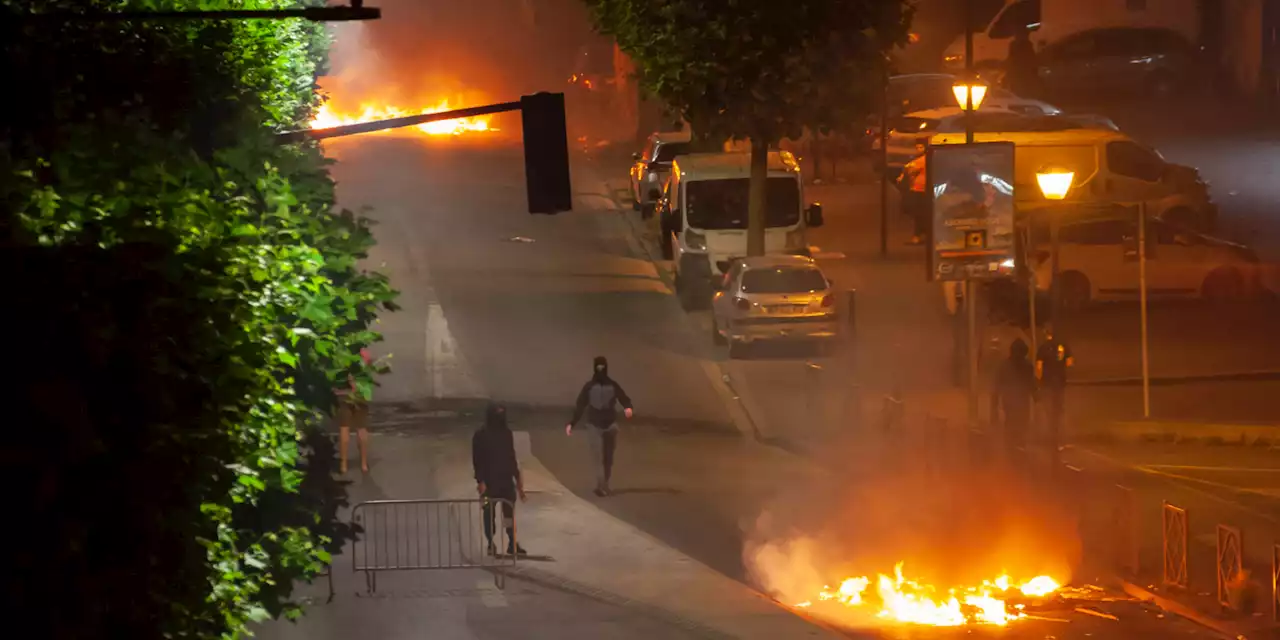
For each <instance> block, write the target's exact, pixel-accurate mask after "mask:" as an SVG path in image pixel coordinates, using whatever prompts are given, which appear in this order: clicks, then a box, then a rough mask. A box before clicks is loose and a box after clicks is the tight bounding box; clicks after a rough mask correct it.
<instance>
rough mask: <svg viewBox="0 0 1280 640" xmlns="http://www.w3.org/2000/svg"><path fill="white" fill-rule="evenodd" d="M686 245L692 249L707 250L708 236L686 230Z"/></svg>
mask: <svg viewBox="0 0 1280 640" xmlns="http://www.w3.org/2000/svg"><path fill="white" fill-rule="evenodd" d="M684 246H685V248H686V249H688V250H690V251H706V250H707V237H706V236H704V235H702V234H701V233H698V232H696V231H685V232H684Z"/></svg>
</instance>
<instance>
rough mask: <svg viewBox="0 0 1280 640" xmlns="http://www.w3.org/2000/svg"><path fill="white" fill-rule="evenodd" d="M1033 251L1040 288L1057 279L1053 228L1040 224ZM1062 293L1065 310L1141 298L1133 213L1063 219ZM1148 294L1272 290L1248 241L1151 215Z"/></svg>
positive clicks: (1238, 295)
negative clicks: (1223, 237)
mask: <svg viewBox="0 0 1280 640" xmlns="http://www.w3.org/2000/svg"><path fill="white" fill-rule="evenodd" d="M1035 236H1036V237H1035V243H1034V244H1035V246H1036V249H1035V253H1034V254H1033V255H1032V256H1031V262H1032V265H1033V269H1034V273H1035V278H1036V287H1037V289H1039V290H1040V291H1042V292H1045V293H1047V292H1048V291H1049V287H1050V284H1051V283H1052V281H1053V274H1052V260H1051V259H1050V258H1051V254H1050V249H1051V245H1050V242H1049V234H1048V231H1047V227H1046V226H1045V225H1037V227H1036V234H1035ZM1059 236H1060V246H1061V254H1060V257H1059V270H1060V273H1061V277H1062V285H1061V286H1062V300H1063V305H1064V306H1065V307H1066V308H1068V309H1080V308H1083V307H1085V306H1087V305H1088V304H1090V303H1091V302H1106V301H1124V300H1137V299H1138V296H1139V288H1138V287H1139V280H1138V241H1137V238H1138V227H1137V220H1136V218H1135V216H1132V215H1129V216H1124V217H1103V218H1097V219H1090V220H1082V221H1079V222H1072V223H1067V224H1063V225H1062V229H1061V231H1060V232H1059ZM1146 239H1147V296H1148V298H1149V299H1152V300H1159V299H1169V298H1194V299H1205V300H1210V301H1215V302H1226V301H1240V300H1247V299H1252V298H1256V297H1258V296H1261V295H1264V294H1265V293H1266V291H1267V289H1266V287H1265V286H1264V282H1263V278H1264V274H1263V269H1262V267H1261V265H1259V263H1258V256H1257V255H1256V254H1255V253H1254V251H1253V250H1252V249H1250V248H1248V247H1246V246H1244V245H1239V244H1235V243H1232V242H1228V241H1226V240H1221V239H1218V238H1213V237H1210V236H1207V235H1204V234H1202V233H1198V232H1196V231H1194V230H1192V229H1188V228H1186V227H1183V226H1180V225H1176V224H1171V223H1168V222H1165V221H1162V220H1159V219H1149V220H1148V221H1147V229H1146Z"/></svg>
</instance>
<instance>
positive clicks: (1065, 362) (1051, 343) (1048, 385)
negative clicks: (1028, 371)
mask: <svg viewBox="0 0 1280 640" xmlns="http://www.w3.org/2000/svg"><path fill="white" fill-rule="evenodd" d="M1074 364H1075V359H1074V358H1072V356H1071V347H1069V346H1067V344H1066V343H1064V342H1063V341H1061V340H1059V339H1057V337H1055V336H1054V334H1053V325H1052V324H1049V325H1046V326H1045V340H1044V343H1043V344H1041V345H1040V348H1039V349H1037V353H1036V378H1038V379H1039V380H1040V388H1041V389H1043V390H1044V395H1045V415H1046V417H1047V418H1048V421H1049V441H1050V443H1051V445H1052V446H1053V447H1054V452H1055V454H1056V452H1057V447H1058V442H1059V440H1058V438H1059V437H1060V435H1061V433H1062V416H1063V414H1064V413H1065V412H1066V393H1067V369H1070V368H1071V367H1072V365H1074Z"/></svg>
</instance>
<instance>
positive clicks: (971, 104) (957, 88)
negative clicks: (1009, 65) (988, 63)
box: [930, 31, 987, 427]
mask: <svg viewBox="0 0 1280 640" xmlns="http://www.w3.org/2000/svg"><path fill="white" fill-rule="evenodd" d="M972 39H973V34H972V32H969V31H966V32H965V43H966V48H967V49H968V50H969V51H968V53H969V54H970V55H969V57H970V58H971V57H972V53H973V51H972V49H973V46H972V44H973V43H972ZM965 64H966V65H967V64H969V62H968V58H966V61H965ZM951 90H952V91H953V92H954V93H955V96H956V102H957V103H959V104H960V108H961V109H963V110H964V143H965V144H973V122H972V121H971V120H970V116H971V115H972V114H973V112H974V111H975V110H977V109H978V108H979V107H981V106H982V99H983V98H985V97H986V95H987V85H985V84H983V83H981V82H978V81H977V80H976V79H970V80H969V81H968V82H964V83H957V84H956V85H954V86H953V87H951ZM930 237H932V234H930ZM930 250H931V251H932V249H930ZM964 311H965V323H966V327H965V335H966V342H967V344H966V347H967V349H966V351H968V353H967V359H968V365H969V366H968V371H969V375H968V376H967V377H968V383H969V426H970V427H976V426H977V425H978V418H979V416H978V283H977V282H975V281H974V280H973V279H972V278H967V279H965V281H964Z"/></svg>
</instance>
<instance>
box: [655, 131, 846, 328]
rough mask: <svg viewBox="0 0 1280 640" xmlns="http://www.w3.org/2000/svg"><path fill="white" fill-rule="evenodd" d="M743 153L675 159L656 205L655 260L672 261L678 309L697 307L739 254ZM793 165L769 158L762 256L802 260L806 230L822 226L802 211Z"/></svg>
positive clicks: (743, 236)
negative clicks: (792, 256) (657, 239)
mask: <svg viewBox="0 0 1280 640" xmlns="http://www.w3.org/2000/svg"><path fill="white" fill-rule="evenodd" d="M750 176H751V154H749V153H694V154H690V155H684V156H678V157H676V159H675V161H674V162H673V163H672V167H671V177H670V178H669V179H668V180H667V184H666V191H665V193H663V195H662V198H661V200H660V201H659V203H658V211H659V214H660V216H659V221H660V223H661V229H662V235H661V243H662V253H663V257H664V258H666V259H669V260H674V262H675V272H676V293H677V295H679V297H680V303H681V305H683V306H684V307H685V308H686V309H692V308H695V307H698V306H701V305H702V304H705V303H706V302H707V301H709V300H710V298H711V293H712V291H713V290H714V288H715V286H714V284H715V283H716V282H719V281H720V280H722V279H723V277H724V273H725V272H726V271H727V270H728V269H729V266H730V264H731V263H732V261H733V260H734V259H736V258H744V257H746V255H747V197H748V196H747V192H748V185H749V183H750ZM802 182H803V181H802V180H801V177H800V165H799V164H798V163H797V162H796V159H795V157H794V156H792V155H791V154H790V153H787V152H784V151H772V152H770V153H769V183H768V184H769V186H768V194H769V195H768V205H767V207H766V211H765V225H766V228H765V238H764V244H765V252H766V253H790V254H797V255H808V253H809V243H808V240H807V238H806V237H805V229H806V228H808V227H819V226H822V205H820V204H816V203H815V204H812V205H810V206H809V207H808V208H806V207H805V206H804V186H803V184H802Z"/></svg>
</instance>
